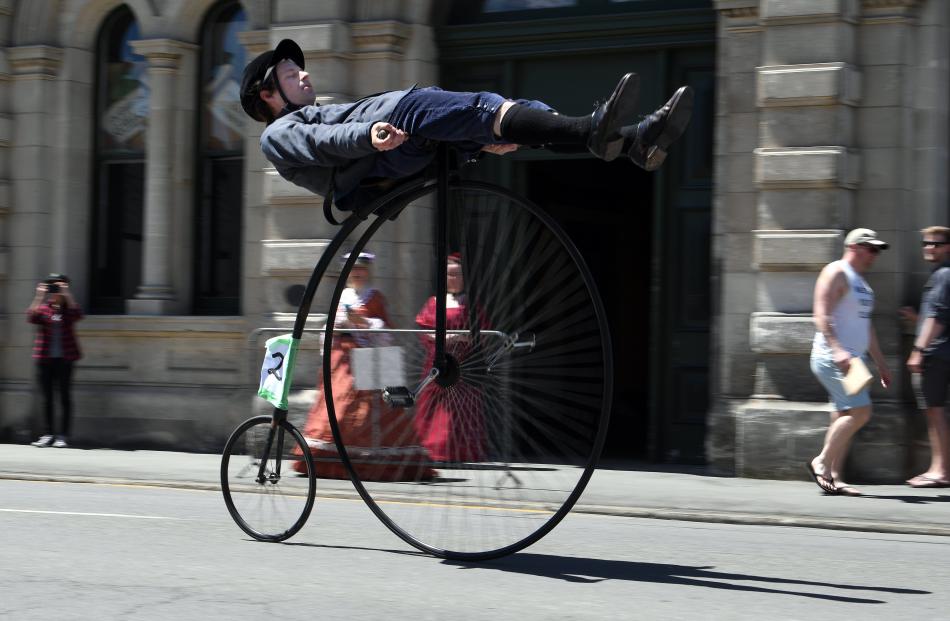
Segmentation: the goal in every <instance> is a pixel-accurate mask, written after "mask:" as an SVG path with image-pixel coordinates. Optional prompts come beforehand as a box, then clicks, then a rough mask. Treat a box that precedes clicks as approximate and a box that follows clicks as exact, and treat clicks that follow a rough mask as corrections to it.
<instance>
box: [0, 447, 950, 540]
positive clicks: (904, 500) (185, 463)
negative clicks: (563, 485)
mask: <svg viewBox="0 0 950 621" xmlns="http://www.w3.org/2000/svg"><path fill="white" fill-rule="evenodd" d="M638 466H642V468H643V469H637V468H636V467H634V466H633V465H631V466H630V468H629V469H626V467H624V468H623V469H621V468H617V467H611V468H604V469H599V470H598V471H597V472H596V473H595V474H594V476H593V478H592V479H591V482H590V484H589V485H588V486H587V489H586V491H585V492H584V494H583V496H581V499H580V501H579V502H578V504H577V506H576V507H575V509H574V510H575V511H578V512H585V513H602V514H608V515H619V516H631V517H649V518H658V519H675V520H690V521H700V522H724V523H736V524H776V525H785V526H810V527H818V528H832V529H841V530H861V531H874V532H888V533H909V534H924V535H944V536H950V488H947V489H912V488H910V487H907V486H897V485H887V486H882V485H872V486H860V489H861V490H862V492H864V494H865V495H864V496H861V497H844V496H823V495H822V494H821V493H820V491H819V490H818V488H817V487H816V486H815V485H814V484H813V483H810V482H799V481H770V480H758V479H738V478H731V477H715V476H707V475H704V474H702V473H701V471H699V470H696V471H695V473H683V472H671V471H655V470H651V468H652V467H653V466H652V465H650V464H642V465H638ZM219 467H220V456H219V455H206V454H192V453H173V452H163V451H117V450H106V449H90V450H84V449H53V448H45V449H38V448H34V447H32V446H24V445H15V444H0V479H20V480H34V481H35V480H40V481H64V482H76V483H123V484H138V485H158V486H167V487H182V488H191V489H219V483H218V469H219ZM658 468H662V466H658ZM802 471H803V473H804V466H803V470H802ZM321 495H322V496H343V497H356V492H355V491H354V489H353V486H352V484H351V483H350V482H349V481H332V480H326V479H321V480H320V483H319V486H318V496H321ZM4 500H8V499H4Z"/></svg>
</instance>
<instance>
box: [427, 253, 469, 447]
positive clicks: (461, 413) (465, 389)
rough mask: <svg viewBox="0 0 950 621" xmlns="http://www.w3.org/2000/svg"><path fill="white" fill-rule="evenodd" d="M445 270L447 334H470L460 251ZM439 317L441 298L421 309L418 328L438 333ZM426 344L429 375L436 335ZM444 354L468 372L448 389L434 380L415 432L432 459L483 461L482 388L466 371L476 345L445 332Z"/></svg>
mask: <svg viewBox="0 0 950 621" xmlns="http://www.w3.org/2000/svg"><path fill="white" fill-rule="evenodd" d="M446 271H447V277H446V285H447V286H446V290H447V292H448V294H447V296H446V311H445V326H446V330H468V329H470V328H471V326H470V316H469V312H470V311H469V308H468V298H467V296H466V295H465V292H464V291H465V281H464V279H463V277H462V263H461V257H460V255H459V254H458V253H455V254H452V255H450V256H449V259H448V265H447V269H446ZM435 313H436V300H435V296H433V297H431V298H429V300H428V301H427V302H426V304H425V306H423V307H422V310H420V311H419V314H418V315H417V316H416V324H417V325H419V327H422V328H428V329H435ZM479 315H480V313H479ZM479 323H484V320H482V319H479ZM480 327H485V326H480ZM423 345H424V347H425V348H426V362H425V364H424V365H423V369H425V370H426V371H427V372H428V369H430V368H431V367H432V364H433V361H434V359H435V337H434V335H433V334H428V335H426V336H424V337H423ZM445 351H446V353H447V354H448V355H450V356H451V357H452V358H454V359H455V361H456V362H457V363H458V364H459V365H460V366H461V367H462V368H463V371H462V373H461V375H460V377H459V380H458V381H457V382H455V383H454V384H452V385H451V386H448V387H445V388H443V387H442V386H439V385H438V383H437V382H432V383H430V384H429V385H428V386H426V388H425V389H424V390H423V391H422V393H421V394H420V395H419V396H418V397H417V399H416V415H415V425H416V431H417V433H418V435H419V437H420V438H421V440H422V445H423V446H424V447H425V448H426V450H427V451H428V452H429V456H430V457H431V458H432V460H433V461H437V462H466V461H481V460H482V459H483V457H484V454H485V428H484V421H483V420H482V395H481V391H480V389H479V388H478V387H477V386H475V385H474V384H472V383H471V382H470V381H467V380H466V374H465V371H464V366H465V363H466V360H467V359H469V358H470V357H471V356H472V355H473V354H474V347H473V344H472V343H471V341H470V339H469V336H468V335H467V334H446V337H445Z"/></svg>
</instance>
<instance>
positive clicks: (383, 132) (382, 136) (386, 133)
mask: <svg viewBox="0 0 950 621" xmlns="http://www.w3.org/2000/svg"><path fill="white" fill-rule="evenodd" d="M376 137H377V138H379V139H380V140H386V139H387V138H389V130H388V129H381V130H379V131H377V132H376Z"/></svg>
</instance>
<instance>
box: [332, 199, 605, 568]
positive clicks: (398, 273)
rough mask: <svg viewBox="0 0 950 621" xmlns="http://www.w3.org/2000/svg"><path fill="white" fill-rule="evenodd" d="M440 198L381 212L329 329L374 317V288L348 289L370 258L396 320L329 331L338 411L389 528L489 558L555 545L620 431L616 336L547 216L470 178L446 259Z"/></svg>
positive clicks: (452, 212)
mask: <svg viewBox="0 0 950 621" xmlns="http://www.w3.org/2000/svg"><path fill="white" fill-rule="evenodd" d="M434 198H435V190H434V188H429V189H428V194H427V195H423V196H421V197H418V198H417V200H415V201H414V202H412V203H411V204H409V205H408V206H405V207H404V206H403V204H393V205H392V206H390V207H389V208H383V209H382V210H380V211H378V212H377V213H378V214H379V216H378V219H377V220H375V221H374V222H373V223H372V224H370V225H369V226H368V228H367V229H366V230H365V232H364V234H363V235H362V237H361V238H360V239H359V240H358V241H357V243H356V245H355V247H354V248H353V249H352V252H351V255H350V256H351V257H352V258H351V259H350V261H348V262H347V263H346V264H345V265H344V266H343V268H342V273H341V274H340V277H339V282H338V285H337V287H336V290H335V291H334V294H333V297H332V300H331V304H330V311H329V316H330V317H337V318H341V317H345V316H346V313H347V312H348V310H350V309H352V305H354V304H355V305H359V298H358V297H354V296H355V295H356V296H358V295H359V294H360V290H358V289H353V288H350V289H348V290H347V291H346V292H345V291H344V289H345V288H347V283H348V282H349V283H350V284H351V287H352V283H353V282H358V281H356V280H355V279H353V278H351V277H350V275H351V272H352V271H353V268H354V264H355V258H356V256H357V254H358V253H359V252H361V251H364V250H365V251H368V252H372V253H374V254H375V255H376V262H375V264H374V266H373V268H372V275H371V277H372V280H371V281H370V283H371V284H370V286H371V287H375V288H378V289H379V290H380V291H381V292H382V293H383V295H384V296H385V299H386V301H387V305H388V309H387V311H388V318H389V324H390V325H389V326H388V327H387V328H382V329H367V330H344V329H342V328H337V329H334V326H333V322H332V321H331V322H329V324H330V325H329V326H328V328H327V331H326V340H325V349H324V357H323V366H324V387H325V392H326V394H325V399H326V402H327V406H328V407H327V409H328V413H329V417H330V421H331V425H332V426H333V427H334V432H335V435H336V439H337V443H338V445H339V446H338V448H339V450H340V453H341V454H342V456H343V458H344V462H345V464H346V465H347V467H348V469H349V472H350V474H351V478H352V479H353V482H354V484H355V486H356V489H357V490H358V491H359V493H360V494H361V495H362V496H363V499H364V500H365V501H366V502H367V504H368V505H369V507H370V508H371V509H372V510H373V511H374V512H375V514H376V515H377V516H378V517H379V518H380V519H381V520H382V521H383V523H384V524H386V526H388V527H389V528H390V529H391V530H393V532H395V533H396V534H397V535H399V536H400V537H401V538H403V539H404V540H405V541H407V542H408V543H410V544H412V545H413V546H416V547H417V548H419V549H421V550H425V551H427V552H429V553H432V554H435V555H437V556H442V557H447V558H459V559H486V558H491V557H496V556H501V555H504V554H508V553H511V552H514V551H516V550H519V549H521V548H524V547H525V546H527V545H529V544H531V543H532V542H534V541H537V540H538V539H540V538H541V537H542V536H543V535H544V534H545V533H547V532H548V531H550V530H551V529H552V528H553V527H554V526H555V525H556V524H557V523H558V522H559V521H560V520H561V519H562V518H563V517H564V516H565V515H566V514H567V512H568V511H569V510H570V508H571V506H573V505H574V503H575V502H576V501H577V499H578V497H579V496H580V494H581V492H582V491H583V489H584V487H585V485H586V484H587V481H588V480H589V478H590V476H591V473H592V472H593V469H594V467H595V464H596V461H597V459H598V456H599V455H600V451H601V448H602V446H603V442H604V436H605V433H606V429H607V419H608V413H609V404H610V401H611V391H612V361H611V352H610V337H609V334H608V329H607V322H606V318H605V314H604V309H603V306H602V304H601V301H600V298H599V296H598V294H597V289H596V287H595V285H594V281H593V279H592V278H591V274H590V272H589V271H588V269H587V267H586V266H585V265H584V262H583V260H582V259H581V257H580V255H579V253H578V252H577V250H576V248H575V247H574V245H573V243H572V242H571V240H570V239H569V237H568V236H567V235H566V234H565V232H564V231H563V230H561V228H560V227H559V226H558V225H557V224H556V223H555V222H554V220H553V219H552V218H551V217H550V216H548V215H547V214H546V213H545V212H544V211H543V210H541V209H539V208H538V207H537V206H535V205H532V204H530V203H529V202H527V201H525V200H523V199H521V198H519V197H518V196H516V195H514V194H512V193H511V192H509V191H507V190H505V189H503V188H500V187H497V186H493V185H489V184H478V183H474V182H453V183H452V184H451V185H450V187H449V191H448V199H449V201H448V202H449V204H448V248H449V253H450V255H449V258H448V261H447V262H445V263H442V262H441V261H439V260H436V259H434V257H433V255H434V249H435V248H437V246H438V245H437V244H436V243H435V238H434V235H435V231H436V227H435V226H434V225H433V220H434V217H433V216H434V212H435V210H434V205H433V202H434ZM436 266H437V267H436ZM436 269H438V270H445V271H446V277H447V281H448V291H449V296H448V300H447V305H448V310H447V311H446V333H445V352H446V364H445V366H443V368H442V369H441V370H440V371H441V372H440V374H439V375H438V377H436V378H435V379H434V380H433V381H431V382H430V383H428V384H425V385H423V383H424V380H425V379H426V378H427V377H429V376H430V373H431V371H432V368H433V366H434V365H435V364H436V363H435V360H434V358H435V356H434V354H435V352H434V350H435V347H434V343H435V340H436V336H437V335H436V326H437V324H438V323H439V322H437V321H436V319H437V318H436V314H437V304H436V303H435V298H434V295H433V294H434V292H435V286H434V284H433V283H435V282H436V278H435V276H436V275H435V274H434V273H433V270H436ZM354 292H356V293H354ZM341 298H342V300H341ZM354 300H356V301H355V302H354ZM341 325H344V324H341ZM387 387H388V388H389V389H390V390H388V391H387V392H386V393H385V397H387V398H383V396H384V393H383V390H384V389H386V388H387ZM366 421H368V422H366Z"/></svg>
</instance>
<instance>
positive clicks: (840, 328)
mask: <svg viewBox="0 0 950 621" xmlns="http://www.w3.org/2000/svg"><path fill="white" fill-rule="evenodd" d="M834 264H837V265H839V266H841V269H842V271H844V275H845V278H847V280H848V292H847V293H845V294H844V296H842V298H841V299H840V300H838V304H837V306H835V309H834V310H833V311H832V312H831V323H832V328H833V329H834V332H835V336H837V337H838V342H839V343H841V346H842V347H844V348H845V349H846V350H847V351H848V353H850V354H851V355H852V356H863V355H864V354H865V352H867V350H868V345H869V344H870V340H871V314H872V313H873V312H874V291H872V290H871V287H870V286H869V285H868V283H867V281H866V280H864V278H862V277H861V275H860V274H858V273H857V272H856V271H854V268H853V267H851V264H850V263H848V262H847V261H843V260H839V261H835V262H834V263H833V265H834ZM812 351H813V352H817V353H822V354H827V355H831V348H830V347H828V341H827V340H826V339H825V335H824V334H822V333H821V332H815V340H814V342H813V343H812Z"/></svg>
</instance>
